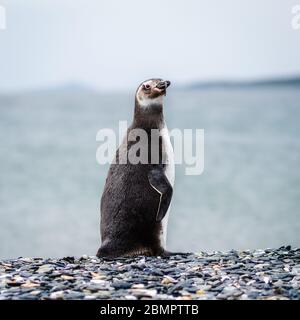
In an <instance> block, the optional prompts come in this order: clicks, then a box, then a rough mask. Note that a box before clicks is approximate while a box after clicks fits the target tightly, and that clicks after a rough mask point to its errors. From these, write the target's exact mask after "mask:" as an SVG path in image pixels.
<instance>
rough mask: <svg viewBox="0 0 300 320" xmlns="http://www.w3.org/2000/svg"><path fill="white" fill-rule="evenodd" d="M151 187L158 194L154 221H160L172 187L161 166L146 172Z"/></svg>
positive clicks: (170, 195)
mask: <svg viewBox="0 0 300 320" xmlns="http://www.w3.org/2000/svg"><path fill="white" fill-rule="evenodd" d="M148 179H149V182H150V185H151V187H152V188H153V189H154V190H156V191H157V192H158V193H159V194H160V201H159V204H158V209H157V214H156V221H157V222H160V221H161V220H162V219H163V218H164V216H165V215H166V213H167V211H168V208H169V206H170V202H171V199H172V194H173V188H172V186H171V184H170V182H169V180H168V178H167V177H166V175H165V173H164V170H163V167H161V166H159V167H155V168H154V169H152V170H151V171H150V172H149V173H148Z"/></svg>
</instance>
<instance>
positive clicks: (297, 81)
mask: <svg viewBox="0 0 300 320" xmlns="http://www.w3.org/2000/svg"><path fill="white" fill-rule="evenodd" d="M267 86H297V87H298V86H299V87H300V76H295V77H286V78H284V77H282V78H269V79H267V78H266V79H257V80H240V81H239V80H219V81H218V80H217V81H198V82H194V83H191V84H189V85H187V86H184V89H206V88H241V87H245V88H246V87H267Z"/></svg>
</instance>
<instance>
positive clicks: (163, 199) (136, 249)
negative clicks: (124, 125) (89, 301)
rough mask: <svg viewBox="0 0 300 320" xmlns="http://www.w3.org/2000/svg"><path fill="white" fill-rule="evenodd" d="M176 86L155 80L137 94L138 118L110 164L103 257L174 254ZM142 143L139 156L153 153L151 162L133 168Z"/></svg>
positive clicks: (102, 208) (105, 193)
mask: <svg viewBox="0 0 300 320" xmlns="http://www.w3.org/2000/svg"><path fill="white" fill-rule="evenodd" d="M170 84H171V83H170V81H165V80H162V79H149V80H146V81H144V82H142V83H141V84H140V85H139V86H138V88H137V90H136V93H135V108H134V118H133V121H132V124H131V125H130V126H129V128H128V130H127V133H126V135H125V137H124V139H123V142H122V143H121V145H120V146H119V148H118V149H117V151H116V155H115V159H114V161H113V162H112V164H111V165H110V168H109V171H108V175H107V178H106V182H105V186H104V191H103V194H102V197H101V205H100V211H101V221H100V233H101V246H100V248H99V250H98V252H97V256H98V257H110V258H114V257H134V256H139V255H145V256H169V255H171V254H172V253H171V252H169V251H167V250H166V236H167V223H168V217H169V211H170V203H171V199H172V195H173V186H174V179H175V166H174V152H173V147H172V144H171V141H170V137H169V132H168V128H167V126H166V123H165V120H164V112H163V111H164V110H163V99H164V96H165V95H166V91H167V88H168V87H169V86H170ZM140 130H142V131H143V132H144V133H145V136H146V137H147V143H146V144H145V145H141V144H143V141H142V139H140V140H139V139H138V138H137V134H136V132H140ZM138 142H139V143H140V145H141V146H142V147H144V148H142V147H141V148H140V149H139V152H141V150H148V152H145V154H146V157H145V158H146V160H147V161H139V162H137V163H136V162H135V163H132V161H128V159H129V158H130V152H131V151H132V150H134V147H135V146H136V145H137V143H138ZM139 152H138V151H137V154H138V153H139ZM151 152H152V154H151ZM153 154H154V155H155V156H154V157H153ZM153 158H156V161H153ZM124 159H125V160H126V161H125V162H124Z"/></svg>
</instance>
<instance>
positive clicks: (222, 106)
mask: <svg viewBox="0 0 300 320" xmlns="http://www.w3.org/2000/svg"><path fill="white" fill-rule="evenodd" d="M298 2H299V1H298ZM296 4H297V1H296V0H294V1H289V0H284V1H283V0H265V1H259V0H245V1H239V0H225V1H214V0H207V1H206V0H203V1H196V0H189V1H184V2H183V1H179V0H178V1H177V0H172V1H171V0H168V1H167V0H166V1H158V0H151V1H147V2H146V1H137V0H129V1H126V2H125V1H116V0H113V1H96V0H85V1H83V0H77V1H71V0H44V1H38V0H27V1H26V2H25V1H21V0H9V1H8V0H7V1H5V0H0V6H2V7H4V8H5V10H6V29H4V30H0V139H1V141H0V159H1V165H0V258H11V257H18V256H42V257H48V256H51V257H58V256H66V255H81V254H92V255H93V254H95V252H96V250H97V248H98V246H99V244H100V234H99V220H100V218H99V206H100V197H101V193H102V190H103V187H104V181H105V177H106V174H107V170H108V165H106V166H100V165H99V164H97V162H96V150H97V148H98V146H99V142H98V143H97V141H96V134H97V132H98V130H100V129H102V128H113V129H117V128H118V121H119V120H127V121H128V122H129V123H130V122H131V119H132V116H133V103H134V92H135V89H136V87H137V85H138V84H139V83H140V82H141V81H143V80H145V79H147V78H152V77H162V78H164V79H169V80H171V82H172V86H171V87H170V90H169V93H168V96H167V98H166V103H165V117H166V120H167V123H168V127H169V129H172V128H182V129H184V128H192V129H196V128H200V129H204V131H205V167H204V172H203V174H202V175H200V176H186V175H185V174H184V169H185V166H184V165H177V166H176V182H175V190H174V197H173V202H172V211H171V215H170V220H169V231H168V249H170V250H184V251H195V252H197V251H200V250H203V251H212V250H228V249H232V248H234V249H252V248H265V247H277V246H281V245H288V244H290V245H292V246H300V210H299V209H300V170H299V164H300V140H299V130H300V90H299V89H300V59H299V56H300V30H296V29H293V28H292V25H291V21H292V18H293V15H292V13H291V10H292V7H293V6H294V5H296ZM299 4H300V3H299Z"/></svg>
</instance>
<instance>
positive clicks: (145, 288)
mask: <svg viewBox="0 0 300 320" xmlns="http://www.w3.org/2000/svg"><path fill="white" fill-rule="evenodd" d="M14 299H18V300H20V299H23V300H37V299H42V300H45V299H51V300H61V299H63V300H77V299H80V300H81V299H82V300H100V299H126V300H137V299H171V300H207V299H210V300H215V299H218V300H220V299H224V300H249V299H258V300H287V299H291V300H299V299H300V249H299V248H295V249H294V248H292V247H291V246H282V247H280V248H278V249H270V248H268V249H264V250H263V249H257V250H253V251H251V250H243V251H238V250H231V251H229V252H220V251H214V252H211V253H206V252H200V253H197V254H190V253H188V254H178V255H174V256H171V257H169V258H163V259H162V258H160V257H143V256H139V257H137V258H119V259H99V258H97V257H95V256H87V255H83V256H81V257H71V256H69V257H63V258H61V259H49V258H47V259H42V258H30V257H20V258H18V259H9V260H0V300H14Z"/></svg>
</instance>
